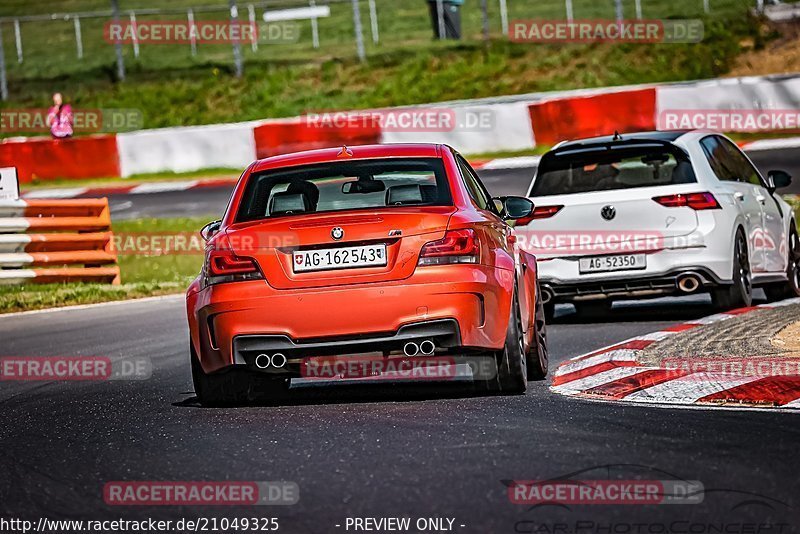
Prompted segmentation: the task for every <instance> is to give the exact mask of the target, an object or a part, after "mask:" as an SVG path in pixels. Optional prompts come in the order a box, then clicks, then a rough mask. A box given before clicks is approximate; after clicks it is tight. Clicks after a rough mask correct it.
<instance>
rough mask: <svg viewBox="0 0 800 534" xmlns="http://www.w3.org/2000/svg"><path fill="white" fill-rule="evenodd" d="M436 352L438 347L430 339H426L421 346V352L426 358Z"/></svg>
mask: <svg viewBox="0 0 800 534" xmlns="http://www.w3.org/2000/svg"><path fill="white" fill-rule="evenodd" d="M435 350H436V345H435V344H434V343H433V341H431V340H430V339H426V340H425V341H423V342H422V343H420V344H419V351H420V352H421V353H422V354H424V355H425V356H430V355H431V354H433V351H435Z"/></svg>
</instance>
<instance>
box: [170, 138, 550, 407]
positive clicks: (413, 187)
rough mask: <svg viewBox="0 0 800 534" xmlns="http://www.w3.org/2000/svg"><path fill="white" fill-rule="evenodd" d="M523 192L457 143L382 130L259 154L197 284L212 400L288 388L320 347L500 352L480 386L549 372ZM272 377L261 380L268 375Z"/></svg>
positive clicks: (360, 351)
mask: <svg viewBox="0 0 800 534" xmlns="http://www.w3.org/2000/svg"><path fill="white" fill-rule="evenodd" d="M532 209H533V204H532V203H531V201H530V200H528V199H526V198H521V197H500V198H492V197H491V196H490V195H489V194H488V193H487V191H486V188H485V187H484V186H483V184H482V183H481V181H480V179H479V178H478V176H477V174H476V173H475V171H474V170H473V169H472V168H471V167H470V165H469V163H468V162H467V161H466V160H465V159H464V158H463V157H462V156H461V155H460V154H458V153H457V152H456V151H455V150H453V149H452V148H450V147H448V146H443V145H430V144H424V145H423V144H419V145H377V146H356V147H349V148H348V147H345V148H341V149H325V150H315V151H309V152H302V153H297V154H289V155H283V156H277V157H272V158H268V159H264V160H260V161H257V162H255V163H253V164H252V165H250V167H249V168H248V169H247V170H246V171H245V172H244V174H243V175H242V177H241V179H240V180H239V183H238V184H237V186H236V188H235V190H234V192H233V195H232V197H231V200H230V203H229V205H228V208H227V211H226V213H225V216H224V218H223V219H222V220H221V221H215V222H213V223H210V224H209V225H207V226H206V227H205V228H204V229H203V231H202V234H203V237H204V239H205V240H206V256H205V262H204V265H203V269H202V272H201V273H200V275H199V276H198V278H197V279H196V280H195V281H194V282H193V283H192V285H191V287H189V290H188V293H187V296H186V305H187V311H188V318H189V328H190V333H191V345H190V349H191V366H192V377H193V380H194V386H195V391H196V393H197V396H198V398H199V400H200V401H201V403H202V404H203V405H221V404H231V403H241V402H246V401H247V400H248V399H249V398H252V395H253V394H254V393H266V394H272V393H280V392H285V391H287V390H288V388H289V385H290V380H291V379H292V378H298V377H301V376H303V373H302V369H303V365H304V362H307V361H308V359H309V358H315V357H331V356H336V357H341V358H348V357H358V356H363V355H365V354H375V353H377V354H379V356H382V357H383V358H387V359H388V358H404V359H407V360H412V359H414V358H422V357H439V356H442V357H447V358H452V359H453V361H456V362H458V361H459V358H467V359H469V360H470V361H475V360H476V359H480V360H481V361H486V362H491V364H492V366H493V368H494V369H495V372H494V373H491V374H490V375H489V376H487V375H486V374H480V375H473V378H474V382H475V383H476V385H477V386H478V387H479V388H480V389H481V390H482V391H491V392H503V393H515V394H519V393H523V392H525V390H526V387H527V381H528V380H529V379H541V378H543V377H544V376H545V375H546V374H547V362H548V355H547V354H548V353H547V339H546V329H545V320H544V310H543V306H542V302H541V298H540V294H539V287H538V284H537V274H536V261H535V258H534V257H533V256H531V255H529V254H527V253H525V252H524V251H521V250H518V248H517V247H515V235H514V230H513V228H512V225H510V224H509V222H510V221H514V220H515V219H519V218H524V217H527V216H529V215H530V214H531V212H532ZM256 389H258V390H261V391H254V390H256Z"/></svg>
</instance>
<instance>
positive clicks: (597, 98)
mask: <svg viewBox="0 0 800 534" xmlns="http://www.w3.org/2000/svg"><path fill="white" fill-rule="evenodd" d="M528 109H529V111H530V115H531V124H532V125H533V135H534V138H535V139H536V143H537V144H546V145H554V144H556V143H558V142H559V141H564V140H568V139H578V138H582V137H594V136H599V135H611V134H613V133H614V132H615V131H617V132H619V133H626V132H635V131H641V130H655V128H656V89H655V88H654V87H653V88H648V89H637V90H632V91H619V92H616V93H605V94H599V95H591V96H578V97H570V98H558V99H553V100H546V101H544V102H538V103H536V104H532V105H531V106H530V107H529V108H528Z"/></svg>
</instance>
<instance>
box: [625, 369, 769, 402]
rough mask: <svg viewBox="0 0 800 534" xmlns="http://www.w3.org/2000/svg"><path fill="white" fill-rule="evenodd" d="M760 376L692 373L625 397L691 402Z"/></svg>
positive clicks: (650, 400) (629, 398)
mask: <svg viewBox="0 0 800 534" xmlns="http://www.w3.org/2000/svg"><path fill="white" fill-rule="evenodd" d="M759 378H761V377H759V376H737V377H735V376H731V375H726V374H723V373H692V374H690V375H686V376H682V377H679V378H676V379H674V380H669V381H667V382H662V383H661V384H657V385H655V386H651V387H649V388H646V389H643V390H641V391H636V392H634V393H631V394H630V395H627V396H625V397H624V399H623V400H626V401H631V402H653V403H656V402H663V403H668V404H691V403H694V402H697V401H698V400H699V399H702V398H703V397H705V396H706V395H712V394H714V393H719V392H720V391H725V390H728V389H731V388H735V387H736V386H741V385H742V384H747V383H749V382H755V381H756V380H758V379H759Z"/></svg>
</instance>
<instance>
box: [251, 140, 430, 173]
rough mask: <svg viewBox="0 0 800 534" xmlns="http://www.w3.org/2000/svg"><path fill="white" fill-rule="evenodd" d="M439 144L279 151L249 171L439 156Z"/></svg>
mask: <svg viewBox="0 0 800 534" xmlns="http://www.w3.org/2000/svg"><path fill="white" fill-rule="evenodd" d="M442 148H443V145H439V144H434V143H417V144H411V143H409V144H386V145H354V146H349V145H348V146H346V147H344V146H343V147H337V148H323V149H319V150H307V151H304V152H294V153H292V154H281V155H280V156H272V157H269V158H265V159H261V160H258V161H257V162H255V163H254V164H253V167H252V169H251V172H260V171H264V170H268V169H275V168H281V167H294V166H298V165H309V164H315V163H329V162H341V161H353V160H362V159H377V158H441V157H442V152H443V151H442Z"/></svg>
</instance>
